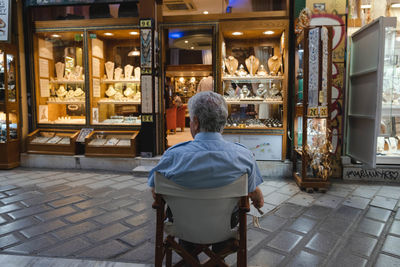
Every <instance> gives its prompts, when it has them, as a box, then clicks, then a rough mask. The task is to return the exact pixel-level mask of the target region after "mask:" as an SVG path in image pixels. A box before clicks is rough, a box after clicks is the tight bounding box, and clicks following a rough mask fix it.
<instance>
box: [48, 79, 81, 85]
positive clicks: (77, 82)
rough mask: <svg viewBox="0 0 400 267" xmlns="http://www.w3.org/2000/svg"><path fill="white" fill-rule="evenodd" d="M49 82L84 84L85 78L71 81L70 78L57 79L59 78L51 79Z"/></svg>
mask: <svg viewBox="0 0 400 267" xmlns="http://www.w3.org/2000/svg"><path fill="white" fill-rule="evenodd" d="M49 83H53V84H84V83H85V81H84V80H76V81H69V80H63V81H57V80H50V81H49Z"/></svg>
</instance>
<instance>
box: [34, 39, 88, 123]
mask: <svg viewBox="0 0 400 267" xmlns="http://www.w3.org/2000/svg"><path fill="white" fill-rule="evenodd" d="M35 45H36V49H35V51H36V53H35V54H36V59H35V60H36V65H35V74H36V99H37V105H36V112H37V122H38V123H39V124H68V125H71V124H85V123H86V101H85V99H86V94H87V90H86V88H85V75H84V70H85V68H86V66H85V60H84V51H83V31H63V32H62V31H57V32H56V31H55V32H38V33H36V35H35Z"/></svg>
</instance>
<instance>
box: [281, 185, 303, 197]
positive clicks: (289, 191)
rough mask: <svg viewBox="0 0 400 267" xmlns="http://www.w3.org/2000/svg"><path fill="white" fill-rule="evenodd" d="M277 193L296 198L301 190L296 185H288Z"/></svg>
mask: <svg viewBox="0 0 400 267" xmlns="http://www.w3.org/2000/svg"><path fill="white" fill-rule="evenodd" d="M276 192H278V193H281V194H285V195H289V196H294V195H295V194H297V193H298V192H300V188H299V187H298V186H297V185H295V184H288V185H285V186H283V187H281V188H279V190H277V191H276Z"/></svg>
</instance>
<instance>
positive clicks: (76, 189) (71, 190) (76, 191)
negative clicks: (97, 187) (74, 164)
mask: <svg viewBox="0 0 400 267" xmlns="http://www.w3.org/2000/svg"><path fill="white" fill-rule="evenodd" d="M67 188H69V189H68V190H63V191H61V192H59V194H60V195H61V196H63V197H69V196H73V195H79V194H81V193H84V192H86V191H88V190H89V189H88V188H87V187H85V186H79V187H73V188H71V187H70V186H68V187H67Z"/></svg>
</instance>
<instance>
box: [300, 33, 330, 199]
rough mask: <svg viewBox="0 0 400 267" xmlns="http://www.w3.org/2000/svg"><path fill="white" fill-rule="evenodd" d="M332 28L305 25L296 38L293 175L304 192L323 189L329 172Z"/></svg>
mask: <svg viewBox="0 0 400 267" xmlns="http://www.w3.org/2000/svg"><path fill="white" fill-rule="evenodd" d="M331 50H332V28H331V27H313V28H305V29H303V31H302V33H301V34H300V35H299V36H298V38H297V47H296V63H295V68H296V73H297V77H296V82H295V87H296V88H295V90H296V94H295V95H296V97H295V105H296V107H295V114H294V153H293V154H294V155H293V168H294V173H293V176H294V178H295V181H296V183H297V185H298V186H299V187H300V188H304V189H306V190H307V191H313V190H321V191H325V190H326V189H327V187H328V186H329V181H328V178H329V176H330V175H331V166H330V162H331V159H330V157H331V150H332V145H331V130H330V129H331V127H330V125H331V121H330V113H331V111H330V109H331V107H330V103H331V98H332V93H331V92H332V53H331Z"/></svg>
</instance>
